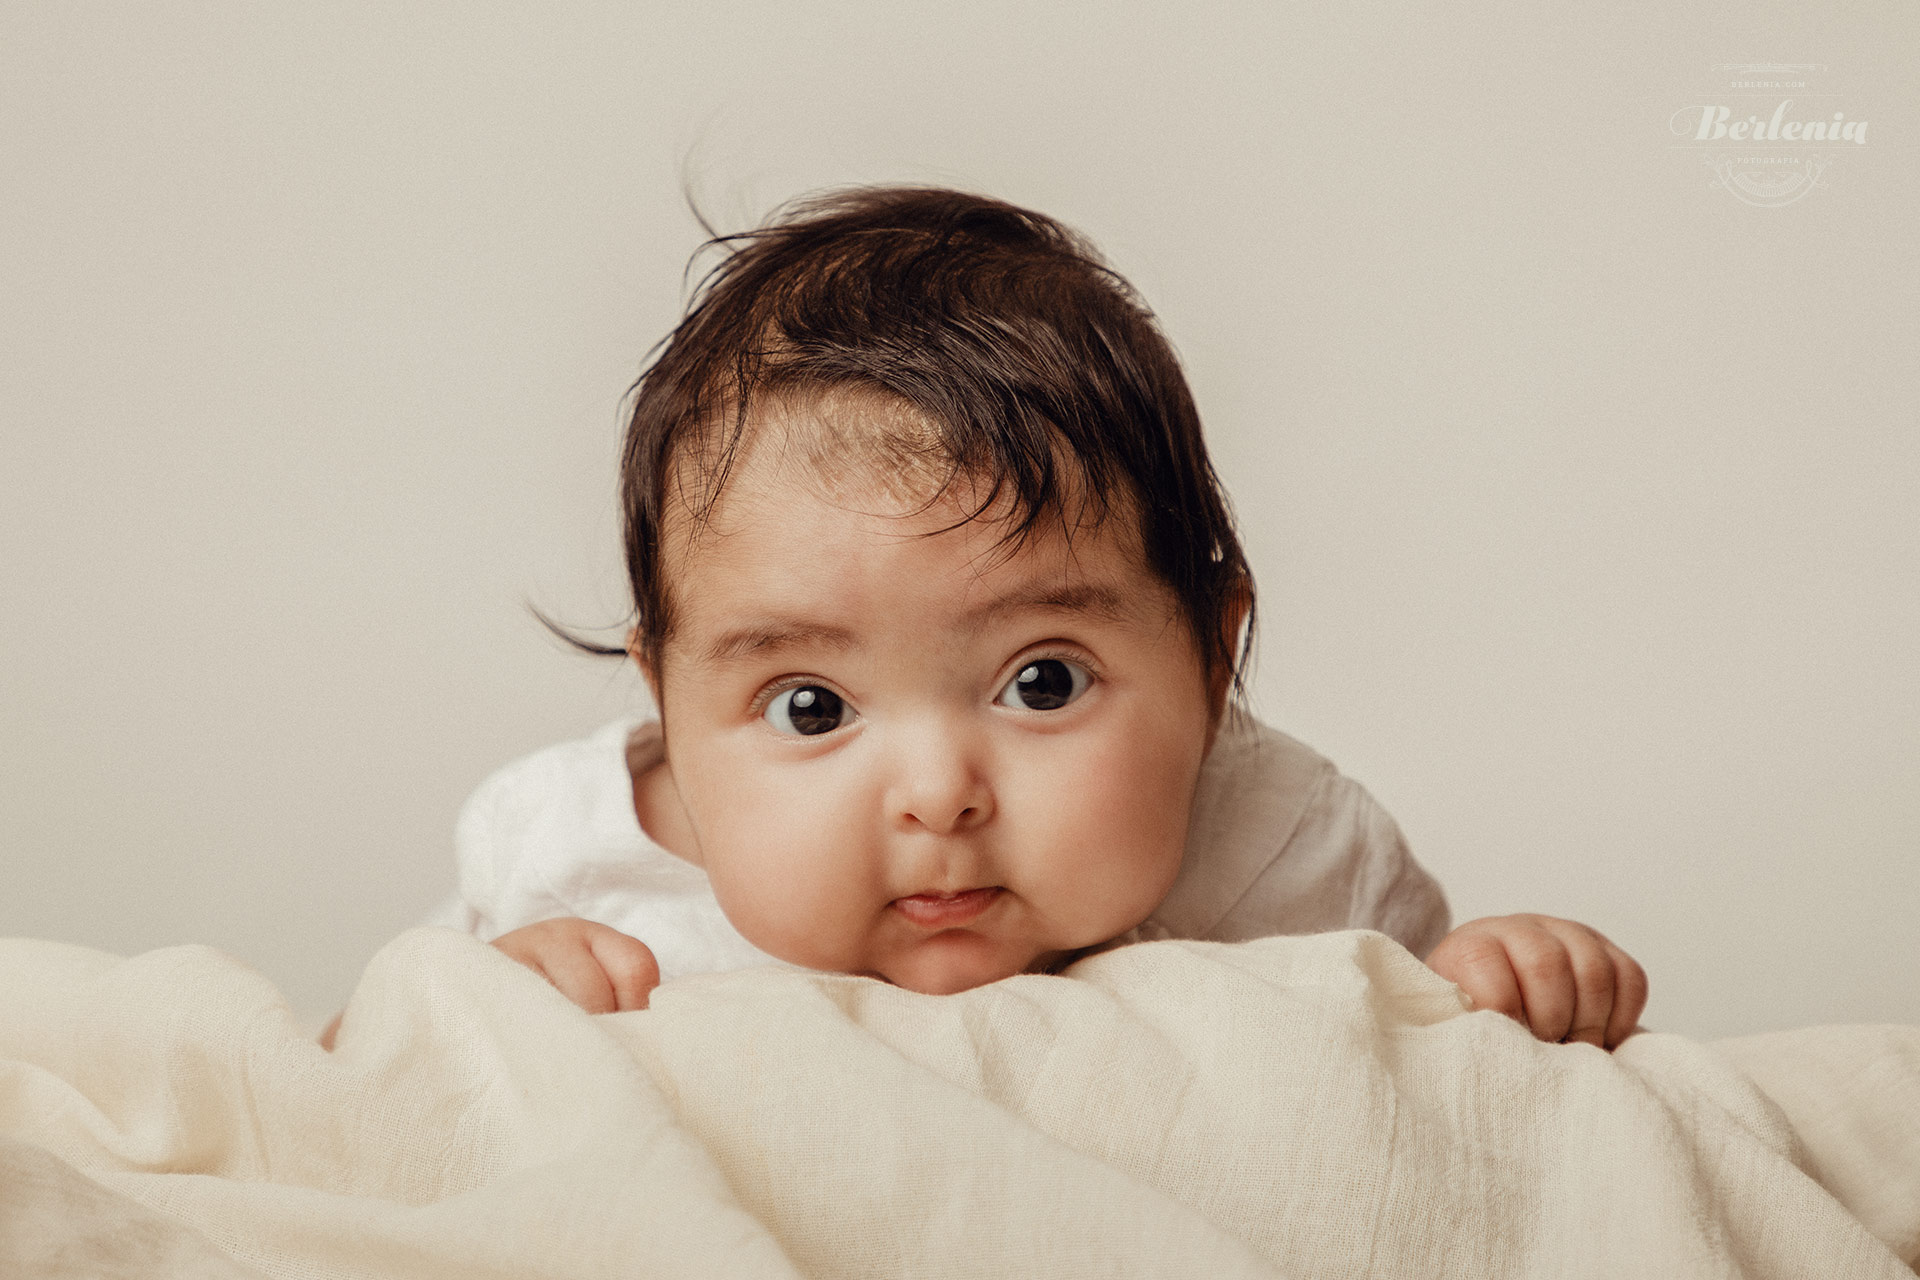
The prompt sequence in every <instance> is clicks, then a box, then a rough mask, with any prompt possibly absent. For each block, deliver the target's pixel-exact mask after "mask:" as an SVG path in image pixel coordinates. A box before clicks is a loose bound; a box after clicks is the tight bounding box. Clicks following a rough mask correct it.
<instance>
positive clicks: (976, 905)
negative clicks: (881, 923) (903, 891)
mask: <svg viewBox="0 0 1920 1280" xmlns="http://www.w3.org/2000/svg"><path fill="white" fill-rule="evenodd" d="M1000 893H1001V889H1000V886H999V885H990V886H988V887H987V888H985V889H968V890H967V891H966V892H964V893H916V894H914V895H913V896H911V897H907V898H895V899H894V900H893V902H892V903H891V904H890V905H891V906H892V907H893V909H894V910H896V911H898V912H899V913H900V914H901V915H903V916H905V917H906V918H907V919H908V920H910V921H912V922H913V923H914V924H917V925H921V926H924V927H926V928H929V929H953V928H958V927H959V926H960V925H963V924H966V923H967V922H968V921H970V920H973V919H975V918H977V917H978V916H979V915H980V913H981V912H983V911H985V910H986V909H987V908H988V907H990V906H992V905H993V903H994V900H995V899H996V898H998V897H999V896H1000Z"/></svg>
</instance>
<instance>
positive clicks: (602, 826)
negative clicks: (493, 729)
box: [455, 716, 645, 860]
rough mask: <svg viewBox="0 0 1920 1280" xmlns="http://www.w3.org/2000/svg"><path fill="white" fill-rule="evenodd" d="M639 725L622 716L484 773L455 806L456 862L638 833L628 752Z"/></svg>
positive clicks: (634, 719)
mask: <svg viewBox="0 0 1920 1280" xmlns="http://www.w3.org/2000/svg"><path fill="white" fill-rule="evenodd" d="M643 723H645V721H644V719H642V718H640V717H631V716H629V717H623V718H621V719H618V720H614V721H612V722H610V723H608V724H606V725H603V726H602V727H601V728H600V729H598V730H596V731H595V732H593V733H591V734H588V735H587V736H585V737H582V738H575V739H570V740H568V741H565V742H556V743H554V744H552V745H551V746H546V747H541V748H540V749H538V750H536V751H531V752H529V753H527V754H526V755H523V756H520V757H518V758H517V759H514V760H511V761H509V762H508V763H506V764H504V765H502V766H500V767H499V768H498V769H495V770H494V771H493V772H492V773H490V774H488V775H487V776H486V778H485V779H483V780H482V781H481V783H480V785H479V786H477V787H475V788H474V790H473V792H472V794H470V795H469V796H468V797H467V800H466V803H465V804H463V805H462V806H461V810H460V818H459V821H458V824H457V826H456V830H455V841H456V843H457V844H458V845H459V847H460V852H461V856H462V858H463V859H466V858H472V857H482V858H498V857H508V858H512V859H515V860H517V859H518V858H519V857H521V856H523V855H524V853H525V852H526V851H527V850H529V849H537V848H539V847H541V846H545V845H552V844H556V843H557V844H559V845H562V846H570V845H574V844H577V843H578V842H579V841H581V840H582V839H583V838H585V839H589V840H590V841H592V842H594V843H599V842H602V841H604V840H605V839H607V838H613V839H616V840H625V839H627V838H629V837H631V836H633V835H635V834H637V832H638V821H637V819H635V818H634V816H633V791H632V777H631V775H630V774H629V773H628V772H627V750H626V749H627V741H628V739H629V738H630V737H631V735H632V733H633V731H634V729H636V728H637V727H639V726H640V725H641V724H643Z"/></svg>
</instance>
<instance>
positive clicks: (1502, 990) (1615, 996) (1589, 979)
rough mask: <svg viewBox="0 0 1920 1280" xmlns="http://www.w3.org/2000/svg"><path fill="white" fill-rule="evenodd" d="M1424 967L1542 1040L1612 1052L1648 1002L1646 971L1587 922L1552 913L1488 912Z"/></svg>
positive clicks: (1450, 938) (1439, 948) (1443, 946)
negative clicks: (1513, 914)
mask: <svg viewBox="0 0 1920 1280" xmlns="http://www.w3.org/2000/svg"><path fill="white" fill-rule="evenodd" d="M1427 967H1428V968H1429V969H1432V970H1433V971H1434V972H1435V973H1437V974H1439V975H1440V976H1441V977H1443V978H1446V979H1449V980H1450V981H1453V982H1457V983H1459V984H1460V987H1461V989H1462V990H1463V991H1465V992H1466V993H1467V995H1468V996H1469V997H1470V998H1471V999H1472V1000H1473V1005H1474V1008H1476V1009H1497V1010H1499V1011H1500V1012H1501V1013H1504V1014H1506V1015H1508V1016H1509V1017H1512V1018H1518V1019H1519V1020H1520V1021H1521V1022H1524V1023H1526V1024H1527V1026H1528V1027H1529V1028H1530V1029H1531V1030H1532V1031H1533V1034H1534V1035H1536V1036H1538V1037H1539V1038H1540V1039H1542V1040H1556V1041H1559V1042H1561V1043H1563V1044H1564V1043H1566V1042H1567V1041H1570V1040H1580V1041H1584V1042H1585V1043H1587V1044H1591V1045H1598V1046H1600V1047H1601V1048H1604V1049H1609V1050H1610V1049H1612V1048H1614V1047H1615V1046H1616V1045H1618V1044H1619V1043H1620V1042H1621V1041H1622V1040H1625V1039H1626V1038H1627V1036H1629V1035H1630V1034H1632V1032H1633V1028H1634V1025H1635V1024H1636V1023H1638V1022H1639V1020H1640V1011H1641V1010H1642V1009H1644V1008H1646V1007H1647V975H1646V971H1645V970H1643V969H1642V968H1641V967H1640V966H1639V965H1638V964H1636V963H1634V960H1633V957H1632V956H1630V955H1628V954H1627V953H1626V952H1624V951H1622V950H1621V949H1620V948H1618V947H1616V946H1614V945H1613V944H1612V943H1611V942H1608V941H1607V940H1606V939H1605V938H1603V937H1601V936H1600V935H1599V934H1598V933H1597V932H1595V931H1594V930H1592V929H1589V928H1588V927H1587V926H1586V925H1583V924H1575V923H1574V922H1573V921H1571V920H1556V919H1555V918H1554V917H1552V916H1534V915H1520V916H1488V917H1486V918H1485V919H1483V920H1470V921H1468V922H1467V923H1466V924H1463V925H1461V926H1460V927H1459V928H1458V929H1455V930H1454V931H1453V932H1452V933H1450V934H1448V935H1447V936H1446V937H1445V938H1443V939H1442V940H1441V942H1440V945H1439V946H1437V947H1435V948H1434V949H1433V954H1431V955H1429V956H1428V957H1427Z"/></svg>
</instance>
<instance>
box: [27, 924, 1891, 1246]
mask: <svg viewBox="0 0 1920 1280" xmlns="http://www.w3.org/2000/svg"><path fill="white" fill-rule="evenodd" d="M116 1215H117V1216H116ZM116 1222H117V1223H120V1224H122V1226H123V1227H124V1225H125V1224H129V1223H131V1224H138V1226H139V1230H140V1231H141V1232H144V1235H141V1236H140V1238H141V1239H144V1240H146V1241H147V1242H148V1246H147V1247H149V1249H150V1252H151V1259H150V1264H149V1265H148V1266H147V1267H146V1268H145V1269H138V1268H136V1269H134V1270H129V1271H125V1272H118V1271H113V1270H110V1269H109V1268H108V1263H109V1262H111V1261H112V1259H109V1258H107V1255H106V1253H105V1252H102V1251H105V1250H109V1249H111V1248H114V1247H120V1248H121V1249H122V1250H123V1252H124V1249H125V1247H126V1246H125V1243H124V1242H125V1241H126V1240H127V1239H128V1238H129V1237H128V1235H127V1233H126V1231H125V1230H114V1229H111V1228H112V1226H113V1224H114V1223H116ZM116 1242H119V1243H118V1245H117V1246H116ZM89 1251H94V1252H95V1253H96V1254H97V1255H98V1256H97V1258H96V1259H95V1261H97V1262H98V1263H99V1265H97V1266H94V1267H93V1269H92V1270H88V1269H86V1267H85V1266H84V1265H82V1266H78V1267H77V1268H76V1269H75V1270H73V1271H72V1272H71V1274H75V1275H82V1274H88V1275H91V1274H99V1275H118V1274H129V1275H131V1274H142V1275H183V1276H187V1275H191V1276H201V1275H205V1276H209V1277H221V1278H224V1277H228V1276H251V1275H266V1276H286V1277H296V1276H297V1277H303V1278H306V1277H319V1276H341V1277H348V1276H351V1277H373V1276H381V1277H384V1276H391V1277H422V1278H426V1277H442V1276H444V1277H486V1276H500V1277H509V1276H511V1277H516V1278H524V1277H545V1276H553V1277H568V1278H569V1280H575V1278H581V1277H594V1276H603V1275H604V1276H629V1275H665V1276H678V1275H685V1276H711V1275H726V1276H741V1277H758V1276H768V1277H797V1276H889V1277H892V1276H908V1275H911V1276H995V1277H998V1276H1008V1275H1034V1276H1047V1277H1075V1276H1183V1277H1184V1276H1195V1275H1205V1276H1221V1277H1234V1276H1248V1277H1253V1276H1262V1277H1266V1276H1294V1275H1300V1276H1315V1275H1325V1274H1338V1275H1356V1276H1409V1277H1411V1276H1419V1277H1422V1278H1423V1280H1424V1278H1425V1277H1433V1276H1461V1277H1469V1276H1471V1277H1488V1276H1496V1277H1497V1276H1515V1277H1519V1276H1539V1275H1566V1276H1585V1275H1593V1276H1603V1275H1604V1276H1614V1275H1623V1274H1660V1275H1689V1276H1693V1275H1701V1276H1719V1275H1726V1276H1735V1275H1750V1276H1763V1277H1773V1276H1782V1277H1785V1276H1806V1277H1815V1276H1820V1277H1825V1276H1834V1275H1847V1276H1861V1277H1873V1276H1911V1275H1912V1274H1913V1272H1912V1271H1911V1270H1910V1269H1909V1266H1908V1264H1910V1263H1911V1262H1912V1261H1913V1260H1914V1259H1915V1257H1916V1256H1920V1028H1911V1027H1877V1028H1854V1027H1849V1028H1816V1029H1812V1030H1809V1031H1806V1032H1793V1033H1783V1034H1780V1035H1776V1036H1767V1037H1750V1038H1747V1039H1745V1040H1741V1041H1726V1042H1721V1043H1720V1044H1717V1045H1703V1044H1698V1043H1695V1042H1692V1041H1688V1040H1685V1039H1682V1038H1680V1037H1676V1036H1670V1035H1657V1034H1642V1035H1639V1036H1636V1037H1634V1038H1633V1039H1631V1040H1629V1041H1628V1042H1627V1044H1626V1045H1624V1046H1623V1047H1622V1048H1621V1049H1620V1050H1619V1051H1618V1052H1617V1053H1615V1054H1612V1055H1609V1054H1606V1053H1603V1052H1601V1051H1600V1050H1598V1049H1594V1048H1592V1047H1591V1046H1587V1045H1577V1044H1576V1045H1546V1044H1541V1043H1539V1042H1537V1041H1535V1040H1533V1039H1532V1037H1531V1036H1529V1035H1528V1034H1527V1032H1526V1031H1525V1029H1524V1028H1522V1027H1521V1026H1519V1024H1517V1023H1514V1022H1512V1021H1511V1020H1509V1019H1506V1018H1503V1017H1501V1016H1500V1015H1498V1014H1494V1013H1490V1012H1479V1013H1469V1012H1466V1011H1465V1010H1464V1008H1463V1004H1462V1001H1461V999H1460V995H1459V992H1458V990H1457V989H1456V988H1454V987H1453V986H1452V985H1451V984H1450V983H1447V982H1445V981H1444V980H1442V979H1440V978H1439V977H1437V976H1436V975H1434V974H1433V973H1432V972H1431V971H1429V970H1427V969H1426V968H1425V967H1424V966H1423V965H1421V964H1419V962H1418V961H1416V960H1415V959H1414V958H1413V957H1412V956H1411V955H1410V954H1408V953H1407V952H1406V951H1405V950H1404V949H1403V948H1401V947H1400V946H1398V945H1397V944H1396V943H1394V942H1393V941H1392V940H1390V939H1388V938H1386V937H1385V936H1383V935H1380V934H1376V933H1370V932H1364V931H1361V932H1349V933H1338V934H1325V935H1319V936H1315V937H1305V938H1268V939H1262V940H1260V941H1257V942H1248V943H1236V944H1224V943H1204V942H1185V941H1164V942H1152V943H1142V944H1138V945H1135V946H1130V947H1123V948H1119V949H1117V950H1113V951H1109V952H1104V953H1102V954H1100V955H1097V956H1093V957H1090V958H1088V959H1086V960H1083V961H1081V962H1080V963H1079V964H1077V965H1075V966H1073V967H1072V968H1071V969H1069V970H1068V971H1067V972H1066V973H1065V974H1064V975H1060V976H1042V975H1026V976H1021V977H1017V978H1012V979H1008V980H1006V981H1004V982H999V983H994V984H992V985H990V986H987V987H982V988H978V989H976V990H974V991H969V992H964V993H961V994H959V995H954V996H923V995H918V994H916V993H913V992H909V991H903V990H901V989H899V988H895V987H891V986H888V985H886V984H884V983H881V982H877V981H875V980H872V979H867V978H856V977H851V976H844V975H833V974H813V973H803V972H793V971H786V970H776V969H772V968H767V969H755V970H745V971H740V972H736V973H728V974H714V975H705V976H701V977H695V978H683V979H679V980H677V981H674V982H670V983H667V984H665V985H664V986H662V987H660V988H659V989H658V990H657V991H656V992H655V993H654V996H653V1001H652V1007H651V1008H650V1009H649V1010H646V1011H643V1012H636V1013H627V1014H611V1015H604V1016H598V1017H594V1016H589V1015H587V1014H585V1013H582V1012H581V1011H580V1010H578V1009H576V1008H575V1007H574V1006H572V1005H571V1004H570V1003H568V1002H567V1001H566V1000H565V999H564V998H563V997H561V996H560V995H559V994H558V993H557V992H555V991H554V990H553V989H552V988H551V987H549V986H548V985H547V984H546V983H545V982H544V981H543V980H541V979H540V978H539V977H538V976H537V975H535V974H533V973H532V972H530V971H528V970H526V969H523V968H521V967H520V966H518V965H516V964H515V963H513V962H512V961H511V960H509V959H507V958H506V957H505V956H504V955H502V954H501V953H500V952H498V951H497V950H495V949H494V948H491V947H488V946H485V945H483V944H481V943H478V942H476V941H475V940H473V939H472V938H470V937H468V936H466V935H464V934H460V933H457V932H455V931H452V930H446V929H419V930H413V931H411V932H409V933H406V934H403V935H402V936H401V937H399V938H397V939H395V940H394V941H393V942H392V943H391V944H389V945H388V946H387V947H385V948H384V949H383V950H382V951H381V952H380V953H379V954H378V955H377V956H375V957H374V959H373V961H372V962H371V963H370V964H369V965H368V968H367V970H366V973H365V974H364V976H363V977H362V980H361V983H360V985H359V987H358V989H357V990H356V992H355V993H354V996H353V998H352V1000H351V1001H350V1003H349V1005H348V1007H347V1011H346V1017H345V1020H344V1022H343V1024H342V1027H341V1031H340V1035H339V1041H338V1047H337V1050H336V1051H335V1052H334V1053H333V1054H327V1053H325V1052H324V1051H322V1050H321V1049H319V1048H318V1046H316V1045H314V1044H313V1043H312V1042H311V1041H310V1040H308V1039H307V1038H306V1037H304V1036H303V1035H302V1034H301V1031H300V1028H299V1026H298V1025H297V1022H296V1020H295V1018H294V1017H293V1015H292V1013H291V1012H290V1011H289V1009H288V1008H287V1006H286V1003H285V1001H284V1000H283V999H282V998H281V996H280V995H279V993H278V992H277V991H276V990H275V989H274V988H273V986H272V985H271V984H270V983H268V982H267V981H266V980H265V979H263V978H262V977H261V976H260V975H258V974H256V973H254V972H253V971H251V970H249V969H247V968H246V967H245V966H244V965H242V964H240V963H239V962H237V961H235V960H233V959H232V958H230V957H227V956H224V955H222V954H221V953H219V952H217V951H213V950H211V949H209V948H204V947H176V948H168V949H165V950H161V951H155V952H150V953H148V954H146V955H143V956H137V957H133V958H131V959H124V960H123V959H120V958H118V957H114V956H109V955H105V954H103V953H100V952H95V951H90V950H87V949H84V948H79V947H71V946H65V945H62V944H56V943H47V942H34V941H20V940H16V941H6V942H0V1274H16V1273H17V1274H36V1275H39V1274H45V1275H55V1274H64V1273H62V1272H60V1271H58V1270H56V1269H52V1268H53V1267H54V1264H53V1263H51V1262H49V1261H48V1259H50V1258H56V1257H64V1258H67V1259H69V1260H72V1259H81V1260H82V1261H83V1262H84V1261H85V1260H86V1259H88V1256H89ZM29 1263H30V1264H31V1265H32V1266H33V1267H36V1268H38V1269H35V1270H29V1269H27V1267H28V1264H29ZM114 1265H119V1264H118V1263H115V1264H114Z"/></svg>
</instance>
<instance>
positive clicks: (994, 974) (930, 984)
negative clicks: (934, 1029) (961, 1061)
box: [866, 935, 1069, 996]
mask: <svg viewBox="0 0 1920 1280" xmlns="http://www.w3.org/2000/svg"><path fill="white" fill-rule="evenodd" d="M948 936H953V935H948ZM978 941H979V940H978V939H977V938H962V937H957V936H956V937H955V938H954V941H953V942H951V943H949V942H948V941H947V936H941V937H935V938H930V939H928V940H927V941H926V942H925V943H922V944H921V945H920V946H918V947H915V948H914V949H913V951H912V952H911V953H909V954H908V955H906V956H902V957H899V958H897V959H895V960H894V961H893V962H892V963H889V964H886V965H884V966H882V967H881V968H879V969H873V970H867V971H866V976H868V977H870V978H879V979H880V980H881V981H882V982H889V983H892V984H893V985H894V986H896V987H900V988H902V989H904V990H907V991H917V992H919V993H920V994H921V995H926V996H951V995H957V994H959V993H960V992H962V991H971V990H973V989H974V988H975V987H984V986H986V985H987V984H988V983H990V982H998V981H1000V980H1001V979H1002V978H1012V977H1016V976H1018V975H1020V974H1023V973H1043V972H1047V971H1048V970H1050V969H1051V968H1052V967H1054V966H1055V965H1057V964H1058V963H1059V962H1060V961H1061V960H1064V959H1065V958H1066V957H1067V955H1068V954H1069V953H1068V952H1064V951H1044V952H1030V953H1020V954H1016V955H1013V956H1008V955H1005V954H982V951H983V948H981V947H979V946H977V945H969V944H970V943H977V942H978Z"/></svg>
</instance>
